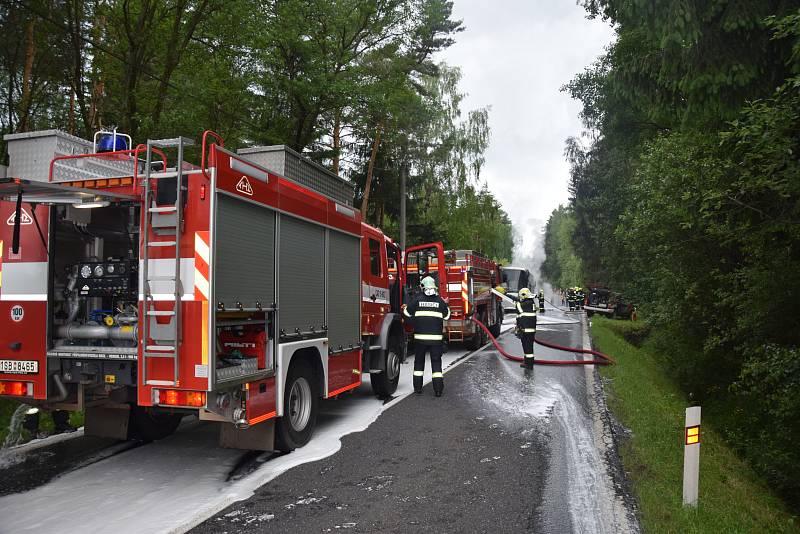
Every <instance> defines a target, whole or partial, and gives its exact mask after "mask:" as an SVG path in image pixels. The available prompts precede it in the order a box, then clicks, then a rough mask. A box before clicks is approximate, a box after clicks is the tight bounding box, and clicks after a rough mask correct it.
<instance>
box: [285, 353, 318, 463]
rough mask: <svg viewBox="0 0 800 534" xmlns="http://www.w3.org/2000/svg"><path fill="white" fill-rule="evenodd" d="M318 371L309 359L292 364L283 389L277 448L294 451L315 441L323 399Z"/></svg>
mask: <svg viewBox="0 0 800 534" xmlns="http://www.w3.org/2000/svg"><path fill="white" fill-rule="evenodd" d="M316 383H317V381H316V380H315V379H314V370H313V368H312V367H311V365H310V364H309V363H308V362H307V361H306V360H303V359H301V360H298V361H294V362H292V365H291V367H290V368H289V376H287V377H286V386H285V387H284V390H283V417H280V418H279V419H278V420H277V421H276V422H275V448H276V449H277V450H279V451H283V452H291V451H293V450H295V449H296V448H298V447H302V446H303V445H305V444H306V443H308V442H309V440H311V436H312V435H313V434H314V427H315V426H316V425H317V411H318V405H319V396H318V394H317V391H316V386H315V384H316Z"/></svg>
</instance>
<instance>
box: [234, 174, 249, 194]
mask: <svg viewBox="0 0 800 534" xmlns="http://www.w3.org/2000/svg"><path fill="white" fill-rule="evenodd" d="M236 190H237V191H238V192H240V193H244V194H245V195H247V196H251V197H252V196H253V186H252V185H250V180H248V179H247V176H242V179H241V180H239V183H238V184H236Z"/></svg>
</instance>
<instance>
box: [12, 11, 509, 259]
mask: <svg viewBox="0 0 800 534" xmlns="http://www.w3.org/2000/svg"><path fill="white" fill-rule="evenodd" d="M0 29H2V30H3V32H4V35H5V37H6V41H7V45H8V46H4V47H2V49H0V88H2V89H0V134H5V133H11V132H18V131H29V130H34V129H52V128H60V129H63V130H66V131H68V132H70V133H73V134H76V135H79V136H82V137H84V138H91V137H92V134H93V132H94V131H96V130H97V129H99V128H101V127H112V126H118V127H120V129H121V130H124V131H125V132H126V133H129V134H131V135H132V136H133V137H134V139H135V140H137V141H139V140H143V139H145V138H160V137H169V136H175V135H190V136H191V135H192V134H195V135H197V134H199V133H200V132H202V131H203V130H205V129H212V130H216V131H219V132H220V133H221V134H222V135H223V137H224V138H225V140H226V146H227V147H229V148H232V149H236V148H238V147H240V146H243V145H252V144H286V145H288V146H290V147H292V148H294V149H295V150H298V151H301V152H306V153H307V155H309V156H311V157H313V158H314V159H316V160H317V161H318V162H320V163H323V164H326V165H329V166H330V167H331V168H332V169H333V171H334V172H336V173H337V174H341V175H344V176H346V177H349V178H350V179H351V180H352V181H353V182H354V183H355V184H356V186H357V190H358V195H357V199H356V200H357V201H358V202H359V203H361V204H362V212H363V214H364V215H365V218H366V219H367V220H368V221H369V222H372V223H376V224H379V225H381V226H386V227H387V229H390V230H392V231H395V232H396V230H397V228H398V219H399V210H398V202H397V199H398V198H399V195H400V191H399V182H400V175H401V169H406V170H407V171H408V197H409V200H410V202H409V221H408V222H409V224H408V227H409V233H410V235H409V242H410V243H414V242H416V241H417V240H419V239H422V238H424V237H433V238H436V239H442V240H443V241H445V242H446V243H447V245H448V246H464V247H469V248H478V247H480V248H483V249H484V250H485V251H486V252H488V253H490V254H493V255H497V257H502V256H510V245H509V243H510V239H511V237H510V236H511V228H510V223H509V221H508V217H507V216H506V214H505V213H504V212H503V211H502V209H501V207H500V205H499V204H498V203H497V201H496V199H495V198H494V197H493V196H492V195H491V194H490V193H489V192H488V191H487V190H485V188H483V184H482V183H481V182H480V170H481V167H482V164H483V154H484V151H485V150H486V147H487V146H488V141H489V128H488V110H487V109H479V110H473V111H469V112H468V113H466V114H465V115H464V116H462V113H463V112H462V101H463V95H462V94H461V93H460V92H459V90H458V84H459V80H460V77H461V75H460V72H459V71H458V69H457V68H451V67H449V66H447V65H443V64H437V63H436V62H435V61H434V59H433V58H434V55H435V54H436V53H437V52H438V51H441V50H443V49H445V48H447V47H448V46H450V45H451V44H452V43H453V42H454V38H455V36H456V35H457V34H458V32H459V31H461V29H462V27H461V22H460V21H458V20H454V19H453V18H452V1H450V0H267V1H260V0H232V1H228V2H226V1H223V0H107V1H97V0H57V1H54V2H45V1H43V0H30V1H28V0H26V1H24V2H23V1H21V0H9V1H8V2H4V3H2V4H0ZM0 148H3V146H2V144H1V143H0ZM2 152H3V153H4V152H5V151H2ZM191 155H194V156H196V154H190V156H191ZM3 157H4V156H3ZM481 225H484V226H485V227H486V228H487V231H486V232H483V231H480V228H481ZM431 228H434V229H435V231H431ZM476 237H477V238H479V242H478V243H475V242H474V241H471V240H473V239H474V238H476Z"/></svg>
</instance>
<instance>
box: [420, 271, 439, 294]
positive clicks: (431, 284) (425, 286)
mask: <svg viewBox="0 0 800 534" xmlns="http://www.w3.org/2000/svg"><path fill="white" fill-rule="evenodd" d="M419 285H420V286H422V290H423V292H424V293H425V294H426V295H428V296H431V295H433V294H434V293H436V280H434V279H433V278H432V277H430V276H426V277H425V278H423V279H422V281H421V282H420V284H419Z"/></svg>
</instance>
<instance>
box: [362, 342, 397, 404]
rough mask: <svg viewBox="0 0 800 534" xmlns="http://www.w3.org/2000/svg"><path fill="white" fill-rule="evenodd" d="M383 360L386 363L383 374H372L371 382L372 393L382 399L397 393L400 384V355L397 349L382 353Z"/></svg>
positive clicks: (370, 376)
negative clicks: (384, 359)
mask: <svg viewBox="0 0 800 534" xmlns="http://www.w3.org/2000/svg"><path fill="white" fill-rule="evenodd" d="M382 352H383V354H382V355H381V357H382V358H386V361H384V362H383V363H384V368H385V369H386V370H385V371H384V372H382V373H371V374H370V375H369V381H370V383H371V384H372V392H373V393H374V394H375V395H376V396H377V397H378V398H380V399H386V398H388V397H390V396H391V395H392V394H393V393H394V392H395V391H397V384H399V383H400V358H401V357H400V355H399V354H398V350H397V349H396V348H390V349H389V350H387V351H382Z"/></svg>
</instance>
